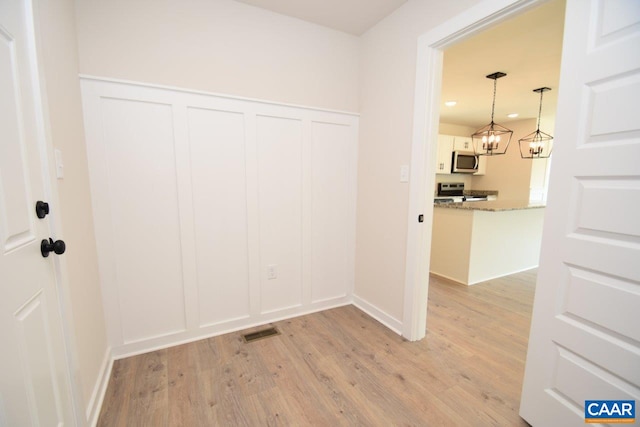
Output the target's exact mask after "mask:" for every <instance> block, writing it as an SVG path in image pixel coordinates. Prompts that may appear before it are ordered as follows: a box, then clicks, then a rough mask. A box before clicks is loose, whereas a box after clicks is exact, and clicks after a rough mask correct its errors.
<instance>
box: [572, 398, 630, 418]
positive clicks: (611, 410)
mask: <svg viewBox="0 0 640 427" xmlns="http://www.w3.org/2000/svg"><path fill="white" fill-rule="evenodd" d="M635 420H636V401H635V400H585V401H584V422H585V423H633V422H635Z"/></svg>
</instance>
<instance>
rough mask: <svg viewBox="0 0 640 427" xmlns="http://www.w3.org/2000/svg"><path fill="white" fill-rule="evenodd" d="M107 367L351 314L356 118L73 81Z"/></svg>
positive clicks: (180, 92)
mask: <svg viewBox="0 0 640 427" xmlns="http://www.w3.org/2000/svg"><path fill="white" fill-rule="evenodd" d="M82 93H83V104H84V105H83V108H84V116H85V129H86V135H87V152H88V157H89V170H90V177H91V190H92V199H93V208H94V212H93V213H94V217H95V218H94V219H95V227H96V239H97V242H96V244H97V247H98V255H99V262H100V275H101V285H102V290H103V298H104V304H105V313H106V317H107V327H108V334H109V340H110V345H111V346H112V349H113V355H114V357H115V358H119V357H124V356H127V355H132V354H138V353H143V352H147V351H151V350H154V349H157V348H162V347H167V346H170V345H175V344H179V343H183V342H188V341H193V340H196V339H201V338H205V337H208V336H212V335H216V334H220V333H224V332H228V331H232V330H238V329H242V328H247V327H250V326H255V325H259V324H263V323H268V322H270V321H274V320H277V319H282V318H287V317H292V316H297V315H301V314H305V313H309V312H313V311H318V310H322V309H326V308H330V307H336V306H340V305H344V304H349V303H351V302H352V289H353V279H354V252H355V201H356V166H357V163H356V158H357V157H356V150H357V148H356V147H357V136H358V117H357V116H356V115H354V114H350V113H340V112H331V111H322V110H318V109H313V108H306V107H297V106H288V105H282V104H276V103H270V102H265V101H258V100H248V99H239V98H234V97H228V96H222V95H212V94H206V93H199V92H193V91H187V90H182V89H175V88H163V87H156V86H150V85H144V84H137V83H131V82H119V81H113V80H106V79H99V78H93V77H83V78H82Z"/></svg>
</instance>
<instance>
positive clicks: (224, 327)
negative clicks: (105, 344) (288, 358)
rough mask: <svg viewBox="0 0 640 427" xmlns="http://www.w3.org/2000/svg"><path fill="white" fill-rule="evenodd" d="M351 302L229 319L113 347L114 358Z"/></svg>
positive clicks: (335, 302)
mask: <svg viewBox="0 0 640 427" xmlns="http://www.w3.org/2000/svg"><path fill="white" fill-rule="evenodd" d="M351 304H352V301H351V300H350V299H348V298H339V299H334V300H333V301H330V302H326V303H322V304H312V306H310V307H307V309H306V310H300V309H298V308H296V309H293V310H280V311H278V312H277V313H271V314H270V315H264V316H261V317H260V318H259V319H254V321H253V322H250V323H249V322H246V320H247V319H242V320H241V321H229V322H224V323H221V324H218V325H216V326H215V327H209V328H204V327H203V328H199V329H198V330H196V331H185V332H182V333H179V334H173V335H170V336H166V337H161V338H158V339H149V340H145V341H140V342H137V343H133V344H124V345H121V346H118V347H114V348H113V359H114V360H119V359H124V358H125V357H131V356H137V355H139V354H143V353H148V352H150V351H156V350H162V349H165V348H169V347H173V346H176V345H182V344H187V343H190V342H193V341H199V340H203V339H206V338H211V337H216V336H218V335H224V334H228V333H231V332H236V331H241V330H243V329H249V328H253V327H256V326H260V325H265V324H267V323H273V322H279V321H281V320H287V319H292V318H295V317H300V316H305V315H307V314H312V313H317V312H319V311H324V310H330V309H332V308H338V307H343V306H345V305H351Z"/></svg>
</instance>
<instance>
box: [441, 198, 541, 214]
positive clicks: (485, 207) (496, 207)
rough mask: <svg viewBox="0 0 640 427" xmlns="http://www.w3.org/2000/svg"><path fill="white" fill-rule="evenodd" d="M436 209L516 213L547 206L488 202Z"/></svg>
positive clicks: (506, 201) (451, 204)
mask: <svg viewBox="0 0 640 427" xmlns="http://www.w3.org/2000/svg"><path fill="white" fill-rule="evenodd" d="M433 206H434V207H436V208H445V209H465V210H470V211H490V212H499V211H516V210H523V209H539V208H544V207H545V206H546V205H544V204H541V203H532V202H529V201H528V200H488V201H486V202H484V201H483V202H461V203H439V204H435V205H433Z"/></svg>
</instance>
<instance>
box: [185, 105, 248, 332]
mask: <svg viewBox="0 0 640 427" xmlns="http://www.w3.org/2000/svg"><path fill="white" fill-rule="evenodd" d="M187 117H188V132H189V148H190V159H191V182H192V191H193V213H194V219H193V220H194V229H195V245H196V269H197V281H198V308H199V314H200V316H199V323H200V326H207V325H215V324H217V323H221V322H224V321H227V320H230V319H239V318H244V317H248V316H249V264H248V248H247V191H246V179H245V178H246V170H245V136H244V135H245V133H244V115H243V114H241V113H235V112H227V111H217V110H206V109H201V108H188V109H187Z"/></svg>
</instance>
